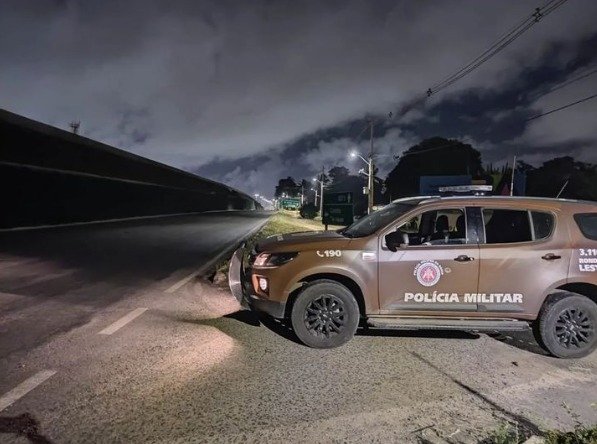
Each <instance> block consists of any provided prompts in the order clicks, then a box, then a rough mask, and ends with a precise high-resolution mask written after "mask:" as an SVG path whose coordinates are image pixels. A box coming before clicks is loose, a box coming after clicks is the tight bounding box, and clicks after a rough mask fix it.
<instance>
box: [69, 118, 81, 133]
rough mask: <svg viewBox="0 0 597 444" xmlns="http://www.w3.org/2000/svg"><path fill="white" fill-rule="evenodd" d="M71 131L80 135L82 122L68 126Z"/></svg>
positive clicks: (73, 122)
mask: <svg viewBox="0 0 597 444" xmlns="http://www.w3.org/2000/svg"><path fill="white" fill-rule="evenodd" d="M68 126H70V129H71V130H72V131H73V134H79V127H80V126H81V121H80V120H73V121H72V122H71V123H69V124H68Z"/></svg>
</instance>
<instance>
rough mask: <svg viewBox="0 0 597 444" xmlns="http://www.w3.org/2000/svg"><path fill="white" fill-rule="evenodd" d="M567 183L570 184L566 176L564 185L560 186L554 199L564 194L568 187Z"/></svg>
mask: <svg viewBox="0 0 597 444" xmlns="http://www.w3.org/2000/svg"><path fill="white" fill-rule="evenodd" d="M568 182H570V176H568V177H567V178H566V182H564V185H562V188H560V192H559V193H558V195H557V196H556V199H557V198H558V197H560V195H561V194H562V193H563V192H564V190H565V189H566V187H567V186H568Z"/></svg>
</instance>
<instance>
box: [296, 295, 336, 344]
mask: <svg viewBox="0 0 597 444" xmlns="http://www.w3.org/2000/svg"><path fill="white" fill-rule="evenodd" d="M304 322H305V326H306V327H307V330H308V331H309V333H311V334H312V335H314V336H322V337H325V338H329V337H332V336H335V335H337V334H339V333H341V332H342V330H343V329H344V325H345V323H346V309H345V307H344V302H342V300H341V299H339V298H337V297H336V296H334V295H331V294H324V295H321V296H319V297H318V298H317V299H314V300H312V301H311V302H310V303H309V305H307V308H306V309H305V317H304Z"/></svg>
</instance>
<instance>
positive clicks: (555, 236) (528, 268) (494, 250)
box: [477, 207, 570, 317]
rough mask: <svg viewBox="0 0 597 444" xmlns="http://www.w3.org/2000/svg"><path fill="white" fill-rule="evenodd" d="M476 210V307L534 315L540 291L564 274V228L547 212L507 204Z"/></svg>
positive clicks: (566, 252)
mask: <svg viewBox="0 0 597 444" xmlns="http://www.w3.org/2000/svg"><path fill="white" fill-rule="evenodd" d="M479 211H480V212H481V215H482V218H483V225H484V235H482V237H483V238H484V239H482V242H481V244H480V258H481V268H480V272H479V292H478V295H477V303H478V305H479V311H481V312H488V313H491V314H493V315H495V316H501V317H503V316H509V315H512V316H514V315H516V314H520V313H522V312H524V313H525V314H536V313H538V311H539V309H540V307H541V303H542V302H543V300H542V296H543V295H544V294H545V292H546V291H547V290H548V289H549V288H550V287H554V286H557V285H560V284H564V283H566V279H567V277H568V266H569V263H570V249H569V248H567V246H568V242H569V236H568V235H567V233H566V226H565V225H562V226H561V227H559V229H558V227H557V224H556V221H557V218H556V215H555V214H554V213H552V212H549V211H539V210H537V211H535V210H530V211H529V210H526V209H520V208H508V207H502V208H500V207H486V208H482V209H479Z"/></svg>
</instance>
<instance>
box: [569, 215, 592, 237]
mask: <svg viewBox="0 0 597 444" xmlns="http://www.w3.org/2000/svg"><path fill="white" fill-rule="evenodd" d="M574 220H575V221H576V223H577V224H578V228H580V231H581V232H582V234H583V235H584V236H585V237H586V238H587V239H592V240H597V213H585V214H575V215H574Z"/></svg>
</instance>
